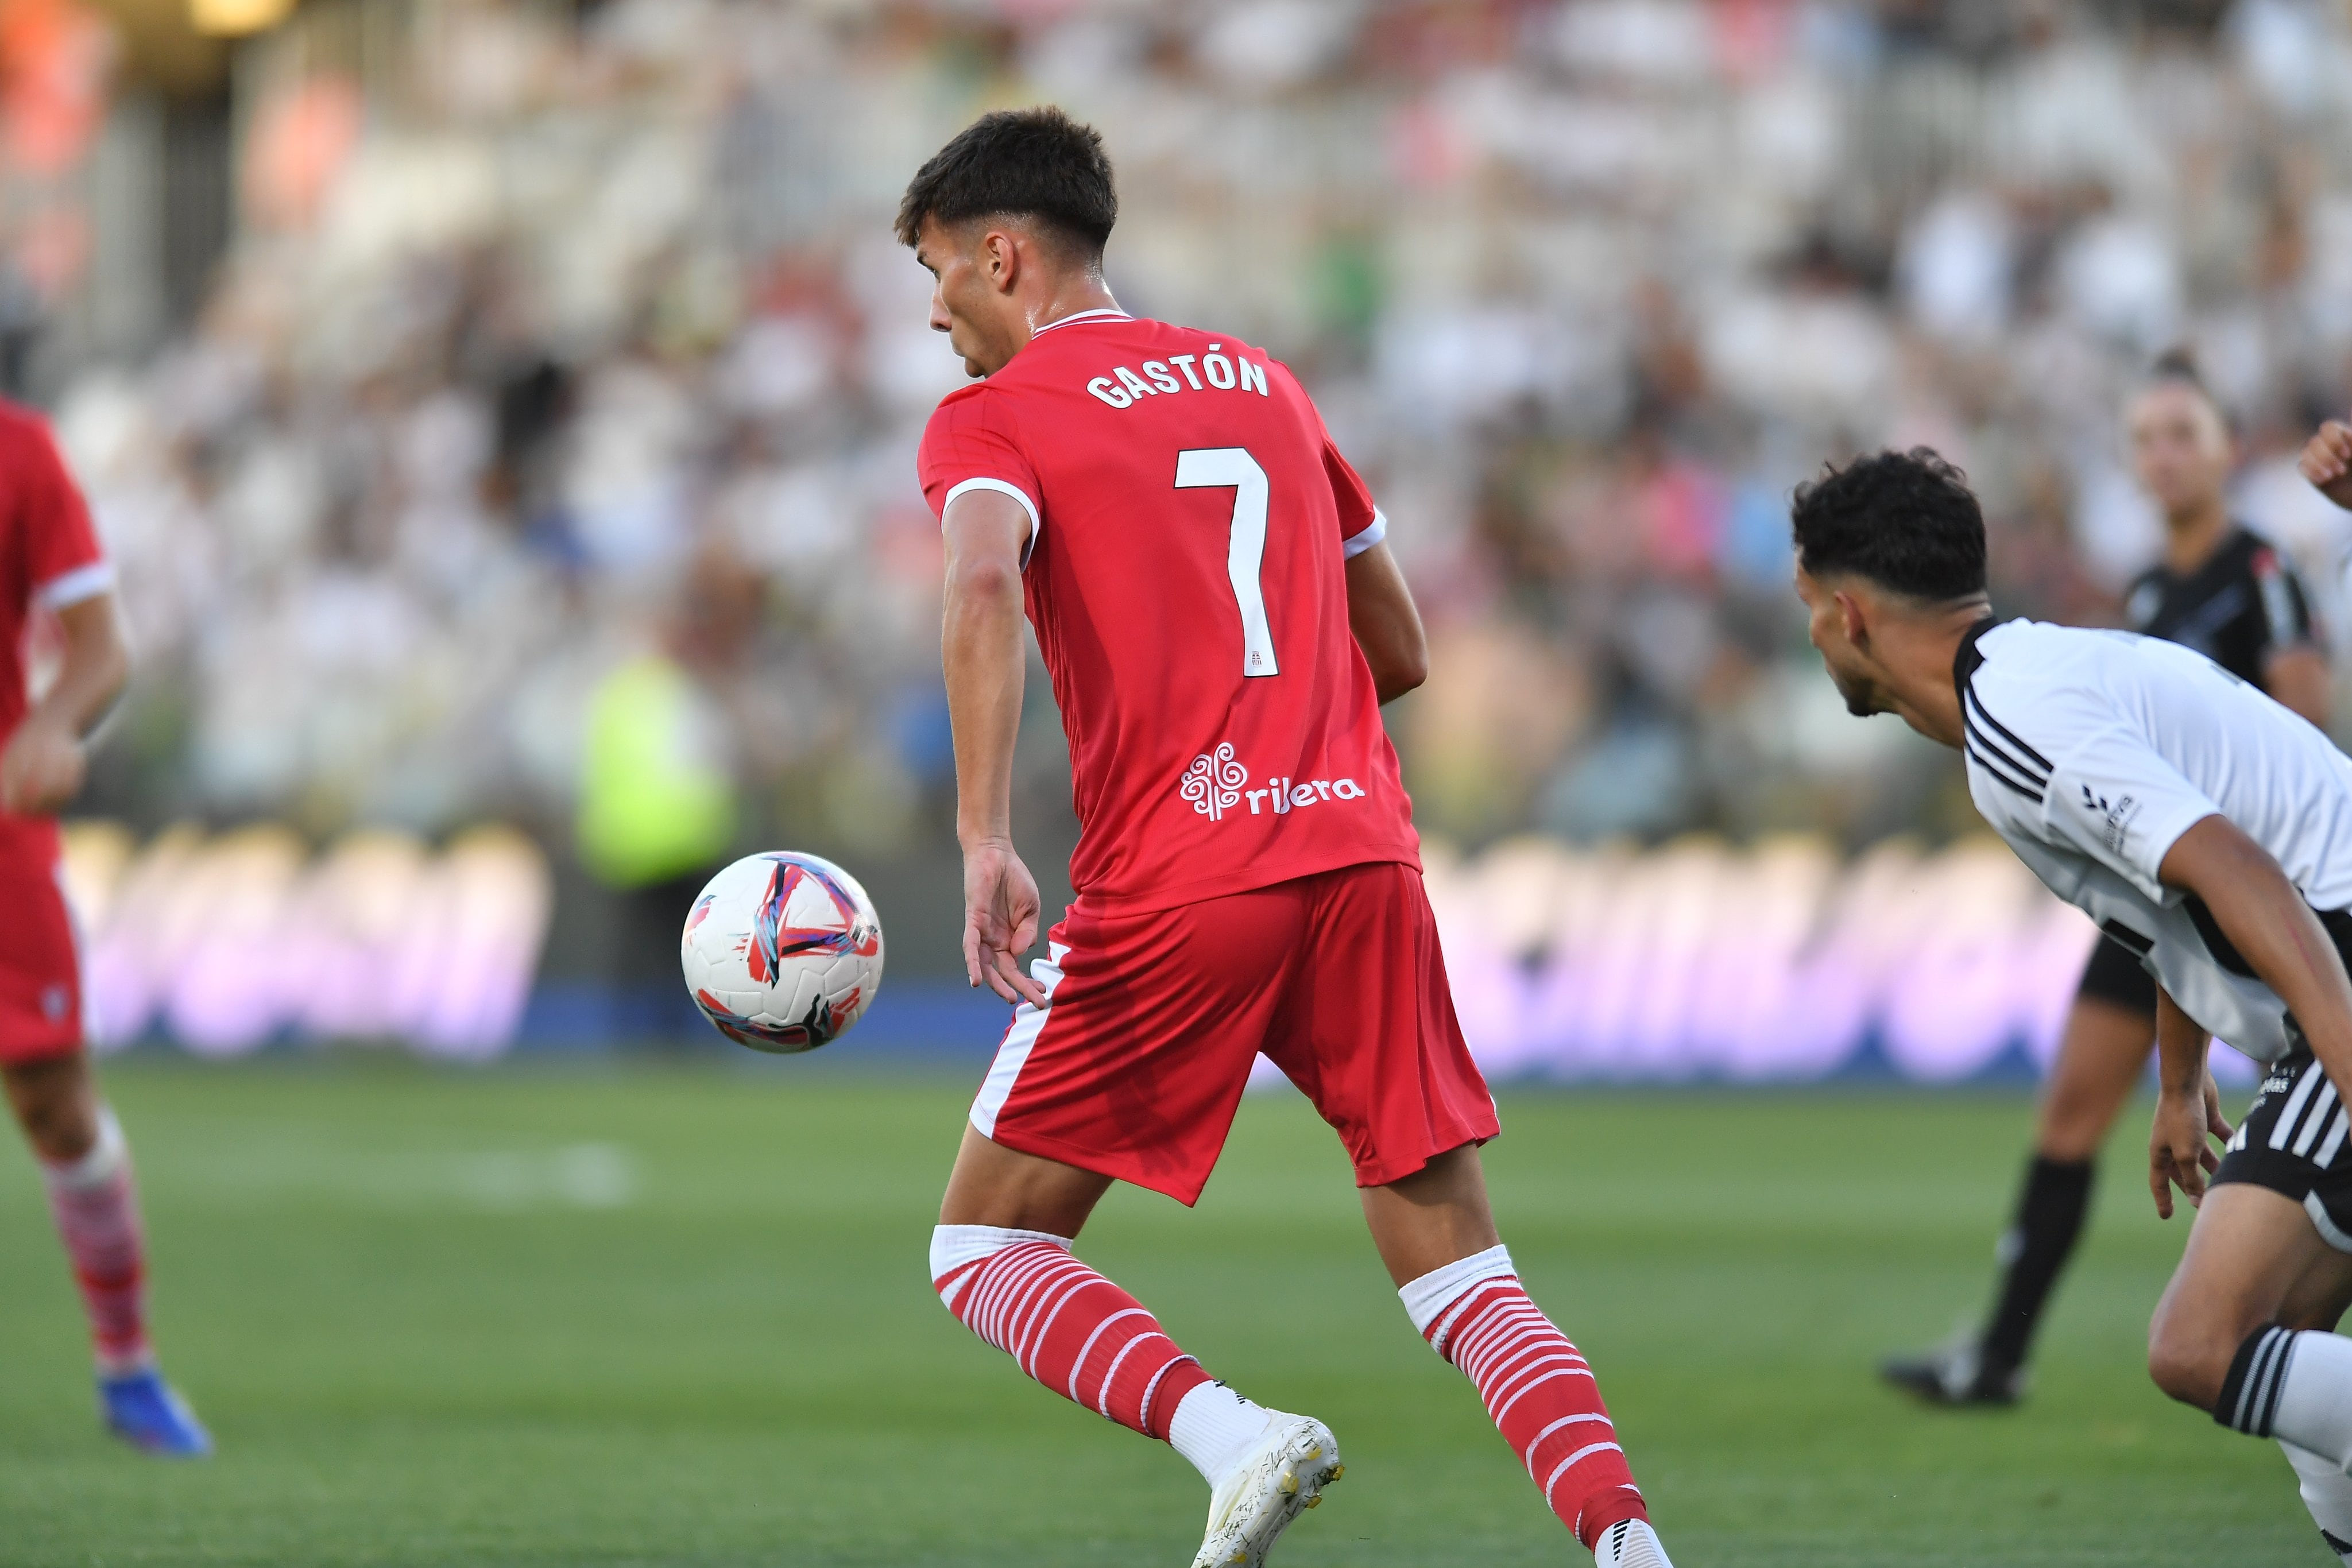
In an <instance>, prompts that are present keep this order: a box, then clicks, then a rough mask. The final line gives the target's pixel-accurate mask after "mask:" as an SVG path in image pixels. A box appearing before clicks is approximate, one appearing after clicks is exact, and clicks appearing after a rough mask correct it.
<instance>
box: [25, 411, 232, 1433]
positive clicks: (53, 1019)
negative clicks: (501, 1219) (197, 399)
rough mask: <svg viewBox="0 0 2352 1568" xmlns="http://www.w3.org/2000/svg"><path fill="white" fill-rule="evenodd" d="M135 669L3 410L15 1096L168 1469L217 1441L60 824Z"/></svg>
mask: <svg viewBox="0 0 2352 1568" xmlns="http://www.w3.org/2000/svg"><path fill="white" fill-rule="evenodd" d="M44 626H46V628H47V630H49V631H50V632H53V633H54V635H55V640H56V642H57V643H59V644H60V645H61V649H62V653H61V657H60V658H59V659H58V665H57V670H56V674H55V675H54V678H52V679H51V680H50V681H49V682H48V684H47V690H46V691H44V692H43V693H42V694H41V695H40V697H39V699H38V700H37V701H35V700H33V698H32V695H31V693H30V692H29V690H28V685H29V679H30V675H29V672H28V670H27V668H26V664H27V659H28V651H29V649H30V646H31V644H32V643H33V638H34V632H36V630H37V629H41V628H43V627H44ZM130 669H131V661H130V654H129V652H128V650H127V648H126V647H125V645H124V642H123V636H122V630H121V620H120V618H119V617H118V615H117V613H116V611H115V603H114V578H113V572H112V570H111V569H110V567H109V566H108V564H107V561H106V557H105V555H104V553H103V552H102V551H101V550H100V549H99V543H98V535H97V533H96V532H95V531H94V530H93V529H92V528H91V527H90V521H89V510H88V508H86V507H84V506H83V504H82V498H81V494H80V492H79V491H78V490H77V489H76V488H75V487H74V483H73V480H72V479H71V478H70V477H69V476H68V475H67V473H66V469H65V465H64V464H63V463H62V462H61V461H59V459H58V451H57V447H56V444H54V443H53V442H52V441H51V440H50V438H49V432H48V429H47V426H46V425H45V424H43V423H42V422H41V421H40V420H39V419H38V418H37V417H36V416H35V415H34V414H32V413H28V412H26V410H23V409H20V408H16V407H15V406H13V405H10V404H6V403H0V1084H5V1087H6V1090H7V1095H8V1104H9V1108H10V1109H11V1110H12V1111H14V1112H15V1113H16V1120H17V1122H18V1123H19V1124H22V1126H23V1127H24V1129H25V1136H26V1139H27V1140H29V1141H30V1143H31V1144H32V1145H33V1154H34V1156H35V1158H36V1159H37V1160H38V1162H39V1164H40V1167H41V1182H42V1185H43V1186H46V1187H47V1189H48V1197H49V1207H50V1210H51V1212H52V1213H53V1214H54V1215H55V1216H56V1218H57V1224H58V1235H59V1236H60V1237H61V1238H62V1239H64V1241H65V1246H66V1252H67V1255H68V1257H69V1258H70V1259H71V1260H72V1261H73V1270H74V1277H75V1279H76V1280H77V1281H79V1283H80V1286H81V1293H82V1300H83V1302H84V1304H85V1305H86V1306H87V1307H88V1309H89V1324H90V1335H91V1338H92V1340H93V1342H94V1343H95V1348H96V1351H97V1356H98V1380H99V1399H100V1410H101V1414H102V1415H103V1416H104V1417H105V1419H106V1422H107V1425H108V1426H109V1427H110V1428H111V1429H112V1430H113V1431H114V1432H115V1433H116V1434H118V1435H119V1436H121V1437H123V1438H124V1439H126V1440H127V1441H129V1442H131V1443H132V1444H135V1445H136V1446H138V1447H139V1448H144V1449H146V1450H147V1451H149V1452H151V1453H162V1454H178V1455H193V1454H202V1453H205V1452H208V1451H209V1450H210V1448H211V1439H210V1438H209V1437H207V1436H206V1435H205V1429H204V1428H203V1427H201V1426H199V1425H198V1424H197V1422H196V1419H195V1416H194V1415H193V1414H191V1413H190V1411H189V1410H188V1408H187V1406H186V1405H185V1404H184V1403H183V1402H182V1401H181V1399H180V1398H179V1396H177V1395H175V1394H174V1393H173V1391H172V1389H171V1386H170V1385H168V1384H166V1383H165V1382H164V1381H163V1377H162V1375H160V1374H159V1373H158V1372H157V1371H156V1369H155V1358H154V1354H153V1352H152V1350H151V1349H150V1347H149V1345H148V1343H147V1320H146V1306H145V1277H146V1255H145V1244H144V1242H143V1240H142V1237H141V1232H140V1223H139V1202H138V1195H137V1192H136V1190H135V1188H134V1186H133V1185H132V1181H131V1155H130V1151H129V1149H128V1147H127V1146H126V1145H124V1143H123V1138H122V1128H121V1124H119V1123H118V1122H116V1120H115V1118H114V1113H113V1112H111V1111H110V1110H109V1109H108V1108H107V1106H106V1104H105V1103H104V1102H103V1101H101V1100H100V1098H99V1094H98V1089H97V1086H96V1084H95V1083H94V1082H92V1080H91V1076H90V1070H89V1054H88V1051H87V1049H86V1047H87V1043H88V1042H87V1040H86V1039H85V1038H84V1033H83V1021H82V1020H83V1005H82V1004H83V998H82V990H81V957H80V953H79V944H78V941H77V937H76V934H75V931H74V925H73V915H72V912H71V911H70V910H69V909H68V907H67V904H66V896H65V884H64V878H63V871H62V867H61V865H60V863H59V859H58V826H57V822H56V821H55V815H56V813H57V812H58V810H59V809H61V808H62V807H64V806H65V805H66V803H67V802H68V801H69V800H72V799H73V797H74V795H75V794H76V793H77V792H78V791H79V789H81V782H82V774H83V771H84V768H85V759H84V754H83V737H85V736H87V735H88V734H89V730H90V728H91V727H93V726H94V725H96V724H97V722H98V721H99V719H100V717H102V716H104V714H105V713H106V711H107V709H108V708H109V707H110V706H112V705H113V702H114V699H115V698H116V697H117V696H118V695H121V691H122V686H123V683H124V681H125V680H126V679H127V678H128V677H129V674H130Z"/></svg>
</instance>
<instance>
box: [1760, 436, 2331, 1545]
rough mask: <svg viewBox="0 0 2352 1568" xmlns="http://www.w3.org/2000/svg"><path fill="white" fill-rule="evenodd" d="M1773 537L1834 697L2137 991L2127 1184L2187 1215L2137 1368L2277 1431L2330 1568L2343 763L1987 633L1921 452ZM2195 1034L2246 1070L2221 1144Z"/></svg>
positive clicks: (2188, 655) (2302, 733)
mask: <svg viewBox="0 0 2352 1568" xmlns="http://www.w3.org/2000/svg"><path fill="white" fill-rule="evenodd" d="M2346 455H2347V458H2352V450H2347V454H2346ZM2306 472H2308V470H2306ZM2314 477H2315V478H2316V477H2319V476H2314ZM1792 522H1793V525H1794V531H1795V536H1796V547H1797V562H1798V566H1797V591H1798V594H1799V596H1800V597H1801V598H1802V599H1803V600H1804V601H1805V604H1806V606H1807V608H1808V609H1809V610H1810V611H1811V634H1812V641H1813V645H1814V646H1815V647H1816V648H1818V649H1819V650H1820V651H1821V654H1822V662H1823V663H1824V664H1826V665H1827V666H1828V668H1829V673H1830V677H1831V679H1832V680H1833V681H1834V682H1835V683H1836V684H1837V687H1838V690H1839V692H1840V693H1841V694H1842V695H1843V696H1844V697H1845V699H1846V706H1847V707H1848V708H1849V709H1851V710H1852V711H1853V713H1854V714H1856V715H1858V716H1870V715H1874V714H1883V713H1892V714H1895V715H1897V716H1900V717H1901V718H1902V719H1903V721H1904V722H1905V723H1906V724H1908V725H1909V726H1910V727H1912V728H1913V729H1916V730H1917V731H1918V732H1919V733H1920V734H1922V735H1925V736H1927V737H1929V738H1930V739H1933V740H1937V741H1940V742H1942V743H1943V744H1944V745H1946V746H1949V747H1957V748H1959V749H1960V750H1961V751H1963V752H1964V753H1965V755H1966V757H1967V767H1968V777H1969V793H1970V795H1971V797H1972V798H1973V799H1974V800H1975V801H1976V804H1977V808H1978V810H1980V811H1981V812H1983V813H1984V816H1985V818H1986V820H1987V821H1989V822H1990V823H1991V824H1992V826H1993V827H1994V828H1995V829H1996V830H1997V831H1999V832H2000V835H2001V836H2002V837H2003V838H2004V839H2006V840H2007V841H2009V844H2010V846H2011V848H2012V849H2014V850H2015V851H2016V852H2017V853H2018V856H2019V858H2020V859H2021V860H2023V861H2024V862H2025V863H2026V864H2027V865H2028V866H2030V867H2032V870H2033V872H2034V873H2035V874H2036V875H2037V876H2039V877H2041V879H2042V881H2043V882H2044V883H2047V884H2048V886H2049V887H2050V889H2051V891H2052V892H2053V893H2055V894H2058V895H2059V896H2060V897H2062V898H2064V899H2066V900H2068V901H2069V902H2071V903H2073V904H2076V905H2078V906H2079V907H2081V908H2082V909H2084V911H2085V912H2086V913H2088V914H2089V915H2090V916H2091V918H2092V919H2093V920H2095V921H2096V922H2098V923H2099V925H2100V926H2101V928H2102V929H2103V930H2105V932H2106V933H2107V935H2108V936H2111V937H2114V938H2115V939H2116V941H2118V942H2121V943H2123V944H2124V945H2125V946H2127V947H2130V948H2131V949H2133V950H2134V951H2136V952H2137V953H2138V954H2139V955H2140V961H2141V963H2142V964H2143V965H2145V966H2146V967H2147V969H2148V970H2149V972H2150V973H2151V974H2153V975H2154V976H2155V977H2156V979H2157V981H2158V987H2159V991H2158V1009H2157V1041H2158V1053H2159V1058H2160V1066H2161V1071H2160V1088H2159V1098H2158V1105H2157V1113H2156V1124H2155V1129H2154V1132H2153V1134H2151V1137H2150V1140H2149V1150H2148V1185H2149V1189H2150V1191H2151V1192H2152V1193H2153V1194H2154V1196H2155V1198H2156V1205H2157V1209H2158V1213H2160V1214H2162V1215H2164V1216H2165V1217H2166V1218H2170V1216H2171V1212H2172V1191H2171V1189H2172V1188H2173V1187H2174V1186H2179V1189H2180V1190H2181V1191H2182V1192H2183V1193H2184V1194H2186V1195H2187V1197H2188V1198H2189V1202H2190V1204H2191V1205H2194V1206H2197V1207H2198V1213H2197V1218H2196V1222H2195V1224H2194V1225H2193V1226H2192V1227H2191V1228H2190V1231H2189V1245H2188V1248H2187V1250H2186V1251H2185V1252H2184V1254H2183V1256H2182V1258H2181V1260H2180V1266H2179V1269H2178V1270H2176V1271H2175V1272H2174V1274H2173V1277H2172V1281H2171V1283H2170V1284H2169V1285H2168V1286H2167V1287H2166V1290H2165V1292H2164V1298H2163V1300H2162V1301H2160V1302H2159V1303H2158V1307H2157V1310H2156V1317H2155V1321H2154V1322H2153V1323H2152V1324H2151V1325H2150V1327H2149V1331H2148V1371H2149V1373H2150V1375H2152V1376H2153V1377H2154V1378H2155V1380H2156V1382H2157V1385H2158V1386H2159V1387H2161V1388H2162V1389H2163V1390H2164V1391H2165V1392H2166V1393H2167V1394H2169V1395H2170V1396H2173V1397H2174V1398H2176V1399H2179V1400H2181V1401H2182V1402H2184V1403H2186V1404H2190V1405H2194V1406H2198V1407H2199V1408H2200V1409H2203V1410H2208V1411H2210V1412H2212V1414H2213V1416H2214V1418H2215V1419H2216V1420H2217V1421H2220V1422H2221V1423H2222V1424H2223V1425H2226V1426H2229V1427H2234V1428H2236V1429H2237V1430H2239V1431H2242V1432H2246V1433H2250V1434H2252V1435H2254V1436H2257V1437H2276V1438H2277V1439H2278V1440H2279V1443H2280V1445H2281V1446H2282V1447H2283V1448H2285V1450H2286V1453H2287V1458H2289V1459H2290V1460H2291V1461H2292V1462H2293V1463H2294V1468H2295V1469H2296V1471H2297V1473H2298V1474H2299V1475H2300V1476H2301V1478H2302V1485H2303V1496H2304V1500H2305V1503H2306V1505H2308V1507H2309V1508H2310V1510H2311V1514H2312V1517H2313V1519H2314V1520H2315V1521H2317V1523H2318V1524H2319V1527H2320V1529H2321V1531H2322V1532H2323V1533H2324V1534H2325V1535H2326V1540H2327V1543H2328V1545H2329V1546H2330V1548H2331V1549H2333V1550H2334V1551H2336V1553H2337V1554H2338V1555H2339V1556H2340V1557H2343V1558H2344V1559H2345V1560H2346V1561H2347V1562H2352V1476H2347V1469H2352V1341H2347V1340H2344V1339H2340V1338H2338V1337H2337V1336H2336V1334H2335V1333H2333V1332H2331V1331H2332V1330H2333V1329H2334V1328H2335V1326H2336V1322H2337V1320H2338V1319H2340V1318H2341V1317H2342V1316H2343V1314H2344V1312H2345V1309H2346V1307H2347V1305H2352V1147H2347V1144H2352V1114H2347V1110H2346V1103H2347V1102H2346V1098H2345V1096H2344V1094H2343V1092H2342V1091H2343V1090H2344V1089H2345V1088H2347V1087H2352V978H2347V974H2346V968H2345V958H2344V953H2345V952H2346V951H2347V949H2352V759H2347V758H2346V757H2345V756H2344V754H2343V753H2341V752H2339V751H2338V750H2336V747H2335V746H2334V745H2333V744H2331V743H2330V742H2329V741H2328V739H2327V737H2326V736H2324V735H2322V734H2321V733H2320V732H2319V731H2318V730H2317V729H2315V728H2314V727H2312V726H2311V725H2310V724H2309V723H2308V722H2306V721H2305V720H2304V719H2302V718H2299V717H2297V716H2295V715H2294V714H2293V713H2290V712H2289V711H2288V710H2287V709H2285V708H2284V707H2281V706H2279V705H2278V704H2277V703H2275V702H2273V701H2272V700H2271V699H2270V698H2269V697H2267V696H2265V695H2263V694H2262V693H2261V692H2260V691H2258V690H2256V689H2255V688H2254V687H2252V686H2250V685H2246V684H2245V683H2244V682H2242V681H2240V680H2239V679H2237V678H2236V677H2235V676H2232V675H2231V674H2227V673H2225V672H2224V671H2222V670H2221V668H2219V667H2218V666H2217V665H2215V664H2212V663H2211V662H2210V661H2209V660H2208V659H2206V658H2205V657H2204V656H2203V655H2201V654H2199V653H2192V652H2190V651H2189V650H2188V649H2185V648H2181V647H2179V646H2176V645H2174V644H2171V643H2164V642H2159V641H2157V640H2154V639H2150V638H2144V637H2137V636H2133V635H2131V634H2130V633H2127V632H2098V631H2086V630H2081V629H2077V628H2073V627H2062V626H2047V625H2042V624H2039V623H2036V622H2008V623H2005V624H2003V623H1998V622H1995V621H1994V619H1993V617H1992V614H1991V610H1990V602H1989V601H1988V599H1987V596H1986V591H1985V565H1984V561H1985V542H1984V521H1983V517H1982V516H1981V514H1980V513H1979V509H1978V507H1977V502H1976V497H1974V496H1972V495H1971V494H1970V493H1969V489H1968V486H1967V484H1966V482H1965V480H1964V479H1963V478H1962V477H1961V476H1960V474H1959V473H1958V470H1956V469H1954V468H1952V467H1951V466H1950V465H1948V464H1946V463H1945V462H1943V460H1942V459H1940V458H1938V457H1937V456H1936V455H1935V454H1933V453H1931V452H1928V451H1926V450H1924V449H1921V450H1916V451H1913V452H1910V453H1893V452H1885V453H1880V454H1878V455H1875V456H1873V457H1865V458H1863V459H1861V460H1859V461H1857V462H1855V463H1854V464H1853V465H1851V466H1849V467H1847V468H1844V469H1842V470H1840V469H1832V470H1830V471H1829V472H1828V473H1827V474H1826V475H1825V476H1823V477H1822V479H1820V480H1819V481H1818V482H1816V483H1814V484H1811V485H1808V486H1803V487H1801V489H1799V491H1798V492H1797V496H1796V501H1795V506H1794V508H1793V517H1792ZM2209 1031H2210V1032H2209ZM2212 1033H2219V1034H2220V1035H2221V1036H2222V1037H2223V1038H2225V1039H2227V1040H2230V1041H2231V1043H2232V1044H2234V1045H2236V1046H2237V1047H2238V1048H2239V1049H2240V1050H2242V1051H2246V1052H2248V1053H2249V1054H2251V1055H2252V1056H2254V1057H2255V1058H2256V1059H2257V1060H2260V1061H2266V1062H2268V1063H2270V1064H2271V1068H2272V1071H2271V1076H2270V1077H2269V1079H2268V1080H2267V1081H2266V1082H2264V1084H2263V1092H2262V1094H2261V1096H2260V1097H2259V1098H2258V1099H2257V1100H2256V1101H2255V1102H2254V1104H2253V1105H2252V1108H2250V1110H2249V1111H2248V1113H2247V1115H2246V1120H2245V1123H2244V1125H2243V1126H2242V1127H2241V1128H2240V1129H2239V1130H2238V1132H2237V1133H2236V1134H2235V1135H2234V1136H2232V1135H2231V1130H2230V1127H2229V1124H2228V1123H2227V1122H2225V1121H2224V1120H2223V1119H2222V1116H2221V1107H2220V1100H2219V1096H2218V1094H2217V1092H2216V1091H2215V1089H2214V1086H2213V1080H2212V1078H2211V1076H2210V1074H2209V1073H2208V1072H2207V1071H2206V1066H2205V1057H2206V1050H2207V1046H2208V1043H2209V1040H2210V1038H2211V1034H2212ZM2208 1134H2211V1135H2214V1136H2219V1137H2222V1138H2226V1139H2228V1140H2229V1147H2228V1152H2227V1154H2226V1156H2217V1155H2215V1153H2214V1151H2213V1149H2212V1148H2211V1146H2210V1144H2209V1143H2208V1141H2207V1139H2208ZM2209 1173H2210V1175H2211V1176H2212V1181H2211V1184H2210V1187H2209V1186H2208V1183H2207V1179H2206V1178H2207V1176H2208V1174H2209Z"/></svg>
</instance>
